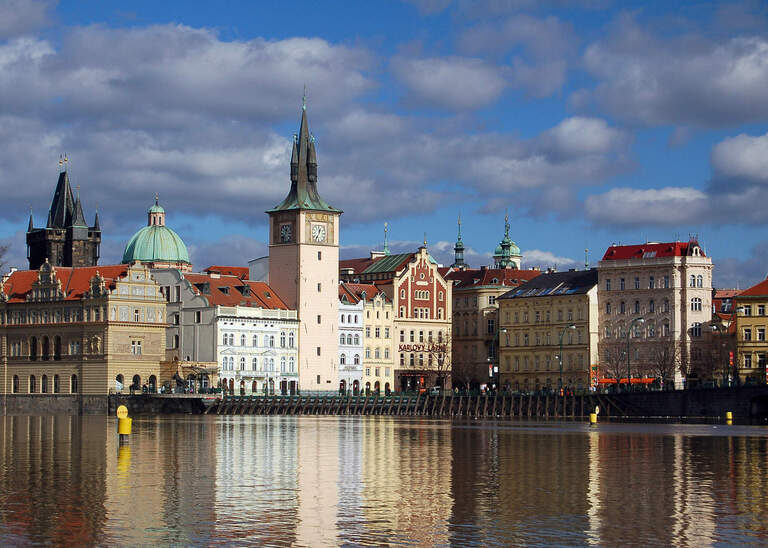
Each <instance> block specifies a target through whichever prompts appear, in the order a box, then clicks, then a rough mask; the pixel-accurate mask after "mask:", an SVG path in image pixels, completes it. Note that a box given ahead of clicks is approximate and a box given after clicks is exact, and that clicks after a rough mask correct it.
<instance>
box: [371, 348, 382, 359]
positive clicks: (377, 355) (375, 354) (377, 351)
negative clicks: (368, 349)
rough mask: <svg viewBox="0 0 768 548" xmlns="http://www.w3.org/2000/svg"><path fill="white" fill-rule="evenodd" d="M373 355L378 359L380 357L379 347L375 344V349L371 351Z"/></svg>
mask: <svg viewBox="0 0 768 548" xmlns="http://www.w3.org/2000/svg"><path fill="white" fill-rule="evenodd" d="M373 356H374V357H375V358H376V359H377V360H379V359H381V349H380V348H379V347H378V346H377V347H376V349H375V350H374V351H373Z"/></svg>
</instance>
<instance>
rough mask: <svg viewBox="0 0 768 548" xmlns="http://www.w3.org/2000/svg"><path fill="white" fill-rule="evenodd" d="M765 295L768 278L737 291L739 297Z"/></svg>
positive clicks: (767, 289) (767, 288)
mask: <svg viewBox="0 0 768 548" xmlns="http://www.w3.org/2000/svg"><path fill="white" fill-rule="evenodd" d="M766 295H768V278H766V279H765V280H763V281H762V282H760V283H759V284H756V285H753V286H752V287H750V288H749V289H745V290H744V291H742V292H741V293H739V297H763V296H766Z"/></svg>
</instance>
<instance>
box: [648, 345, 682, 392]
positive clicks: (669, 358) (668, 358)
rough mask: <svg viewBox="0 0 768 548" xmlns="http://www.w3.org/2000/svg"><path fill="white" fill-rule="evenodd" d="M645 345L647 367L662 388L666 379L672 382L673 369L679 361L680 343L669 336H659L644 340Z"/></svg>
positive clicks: (675, 368)
mask: <svg viewBox="0 0 768 548" xmlns="http://www.w3.org/2000/svg"><path fill="white" fill-rule="evenodd" d="M645 347H646V348H647V351H648V368H649V370H650V373H651V374H652V375H653V376H654V377H657V378H658V379H659V380H660V382H661V387H662V388H664V382H666V381H672V382H674V381H673V379H674V377H675V371H676V370H677V368H678V367H679V366H680V363H681V361H680V358H681V355H682V354H681V347H680V344H679V343H677V342H676V341H675V340H674V339H673V338H671V337H661V338H659V339H656V340H648V341H646V343H645Z"/></svg>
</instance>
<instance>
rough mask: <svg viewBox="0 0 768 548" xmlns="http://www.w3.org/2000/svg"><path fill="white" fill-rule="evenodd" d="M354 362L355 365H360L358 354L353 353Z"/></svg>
mask: <svg viewBox="0 0 768 548" xmlns="http://www.w3.org/2000/svg"><path fill="white" fill-rule="evenodd" d="M354 364H355V365H360V354H355V357H354Z"/></svg>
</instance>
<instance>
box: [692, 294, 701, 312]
mask: <svg viewBox="0 0 768 548" xmlns="http://www.w3.org/2000/svg"><path fill="white" fill-rule="evenodd" d="M691 310H692V311H694V312H701V298H699V297H694V298H692V299H691Z"/></svg>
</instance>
